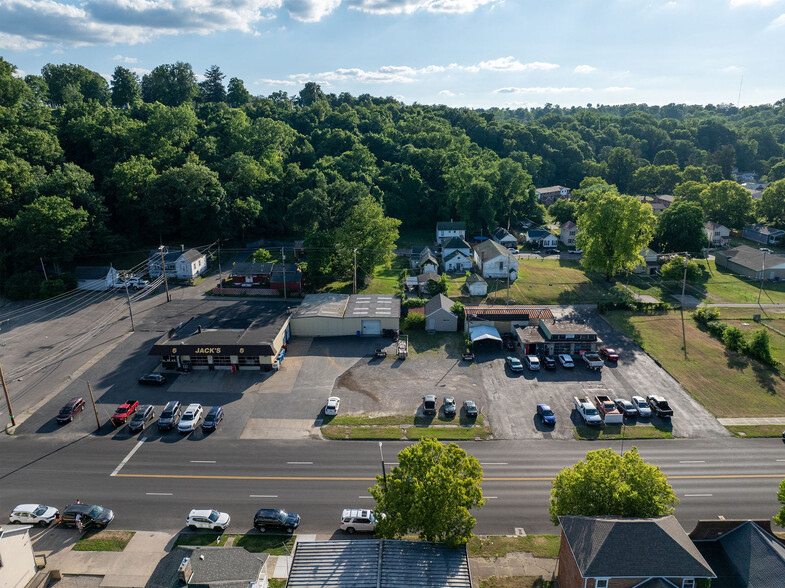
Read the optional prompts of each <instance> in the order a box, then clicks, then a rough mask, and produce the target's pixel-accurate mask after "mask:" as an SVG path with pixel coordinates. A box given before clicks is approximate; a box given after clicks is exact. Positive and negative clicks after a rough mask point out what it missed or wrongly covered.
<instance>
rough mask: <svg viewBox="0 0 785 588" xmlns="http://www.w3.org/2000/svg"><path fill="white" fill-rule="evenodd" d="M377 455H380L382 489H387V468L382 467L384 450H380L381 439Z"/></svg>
mask: <svg viewBox="0 0 785 588" xmlns="http://www.w3.org/2000/svg"><path fill="white" fill-rule="evenodd" d="M379 455H381V456H382V479H383V480H384V489H385V490H387V470H386V469H385V467H384V452H383V451H382V442H381V441H379Z"/></svg>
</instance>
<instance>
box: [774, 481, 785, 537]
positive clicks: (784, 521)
mask: <svg viewBox="0 0 785 588" xmlns="http://www.w3.org/2000/svg"><path fill="white" fill-rule="evenodd" d="M777 500H778V501H779V503H780V504H781V505H782V508H780V512H778V513H777V514H776V515H774V523H775V524H776V525H779V526H780V527H785V480H782V482H780V488H779V490H778V491H777Z"/></svg>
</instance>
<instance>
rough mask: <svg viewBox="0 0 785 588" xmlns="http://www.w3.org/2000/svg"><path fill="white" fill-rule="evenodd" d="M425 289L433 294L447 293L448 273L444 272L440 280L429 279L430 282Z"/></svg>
mask: <svg viewBox="0 0 785 588" xmlns="http://www.w3.org/2000/svg"><path fill="white" fill-rule="evenodd" d="M425 289H426V290H427V291H428V294H430V295H431V296H436V295H437V294H447V275H446V274H442V276H441V278H439V279H438V280H428V283H427V284H425Z"/></svg>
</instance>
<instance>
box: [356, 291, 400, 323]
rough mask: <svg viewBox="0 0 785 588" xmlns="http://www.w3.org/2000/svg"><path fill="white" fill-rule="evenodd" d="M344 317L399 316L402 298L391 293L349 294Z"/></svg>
mask: <svg viewBox="0 0 785 588" xmlns="http://www.w3.org/2000/svg"><path fill="white" fill-rule="evenodd" d="M343 316H344V318H398V317H400V316H401V300H400V299H399V298H397V297H395V296H392V295H390V294H357V295H352V296H349V303H348V304H347V305H346V312H344V315H343Z"/></svg>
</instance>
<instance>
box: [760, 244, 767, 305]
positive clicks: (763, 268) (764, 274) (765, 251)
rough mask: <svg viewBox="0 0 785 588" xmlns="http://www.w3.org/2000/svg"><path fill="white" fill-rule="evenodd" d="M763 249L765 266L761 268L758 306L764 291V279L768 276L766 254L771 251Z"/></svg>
mask: <svg viewBox="0 0 785 588" xmlns="http://www.w3.org/2000/svg"><path fill="white" fill-rule="evenodd" d="M762 251H763V267H762V268H761V270H760V289H759V290H758V306H760V295H761V294H762V293H763V280H764V279H765V276H766V254H767V253H768V252H769V250H768V248H766V249H762Z"/></svg>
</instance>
